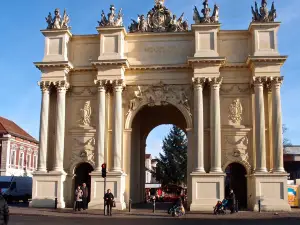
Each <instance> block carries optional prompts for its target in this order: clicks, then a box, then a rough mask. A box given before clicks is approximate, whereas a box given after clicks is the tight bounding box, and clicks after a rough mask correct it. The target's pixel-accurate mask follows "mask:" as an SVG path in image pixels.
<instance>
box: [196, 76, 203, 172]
mask: <svg viewBox="0 0 300 225" xmlns="http://www.w3.org/2000/svg"><path fill="white" fill-rule="evenodd" d="M205 80H206V79H205V78H200V77H198V78H193V83H194V137H195V148H194V149H195V153H194V156H193V157H194V160H195V162H194V168H193V172H196V173H205V170H204V143H203V139H204V125H203V85H204V84H205Z"/></svg>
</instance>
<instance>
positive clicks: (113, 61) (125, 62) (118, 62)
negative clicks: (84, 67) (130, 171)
mask: <svg viewBox="0 0 300 225" xmlns="http://www.w3.org/2000/svg"><path fill="white" fill-rule="evenodd" d="M91 64H92V65H93V66H94V67H95V68H97V67H98V66H119V67H125V69H128V68H129V67H130V65H129V62H128V60H127V59H109V60H97V61H93V62H91Z"/></svg>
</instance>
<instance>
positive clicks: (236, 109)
mask: <svg viewBox="0 0 300 225" xmlns="http://www.w3.org/2000/svg"><path fill="white" fill-rule="evenodd" d="M228 111H229V115H228V118H229V120H230V121H231V122H232V123H235V124H240V123H241V122H242V120H243V118H242V115H243V106H242V103H241V101H240V99H235V100H233V102H232V103H231V104H230V106H229V109H228Z"/></svg>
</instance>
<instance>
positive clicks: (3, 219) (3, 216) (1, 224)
mask: <svg viewBox="0 0 300 225" xmlns="http://www.w3.org/2000/svg"><path fill="white" fill-rule="evenodd" d="M8 220H9V210H8V205H7V203H6V201H5V199H4V197H3V196H2V195H1V194H0V225H7V224H8Z"/></svg>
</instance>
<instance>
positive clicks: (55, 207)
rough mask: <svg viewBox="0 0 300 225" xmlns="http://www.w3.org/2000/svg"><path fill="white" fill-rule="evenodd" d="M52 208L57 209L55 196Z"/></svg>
mask: <svg viewBox="0 0 300 225" xmlns="http://www.w3.org/2000/svg"><path fill="white" fill-rule="evenodd" d="M54 209H57V198H55V200H54Z"/></svg>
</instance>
